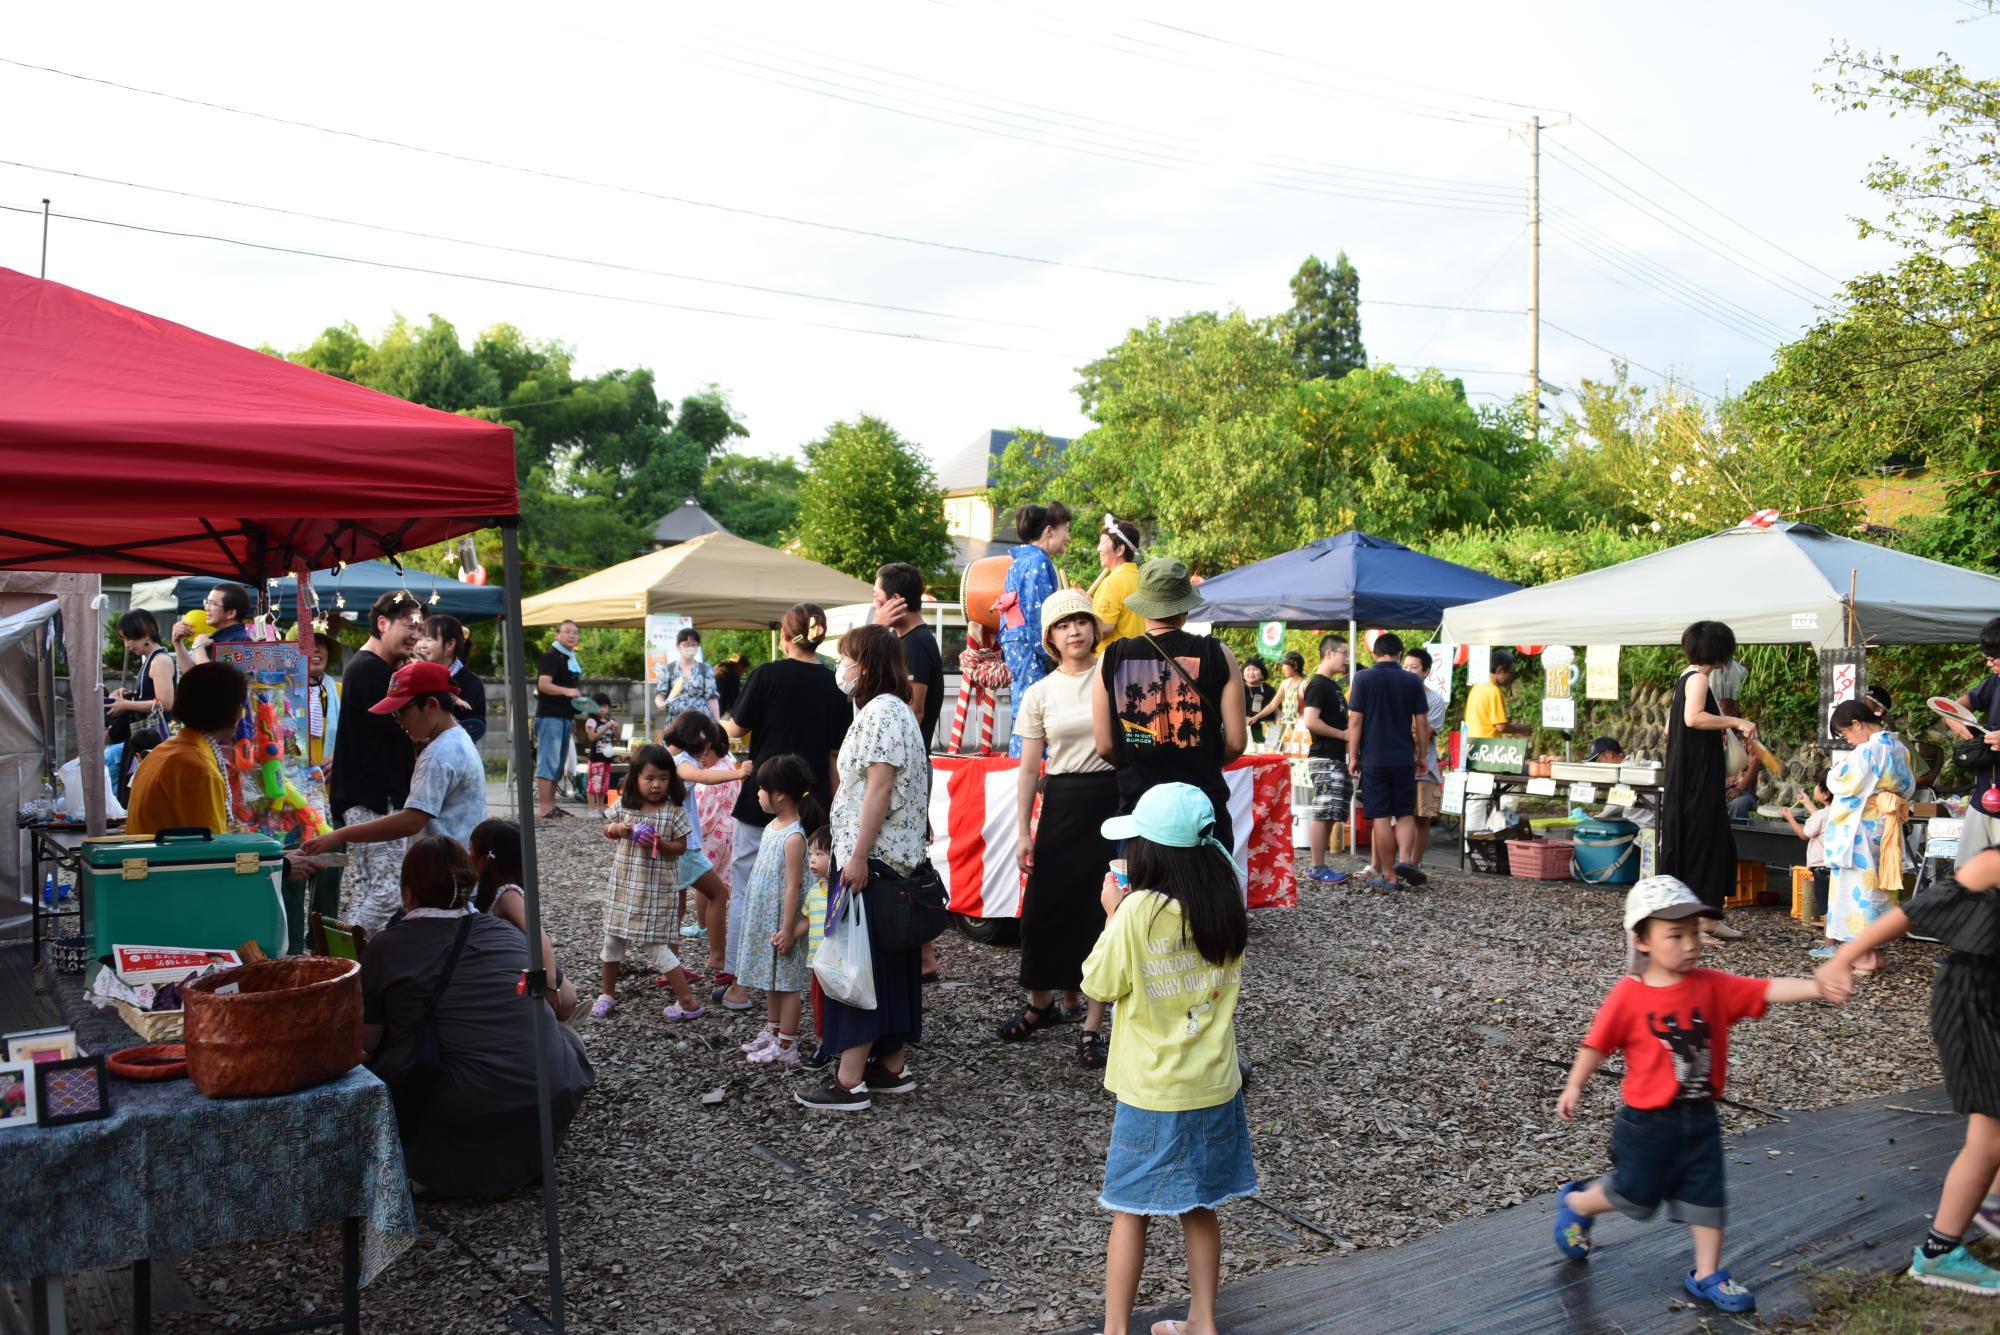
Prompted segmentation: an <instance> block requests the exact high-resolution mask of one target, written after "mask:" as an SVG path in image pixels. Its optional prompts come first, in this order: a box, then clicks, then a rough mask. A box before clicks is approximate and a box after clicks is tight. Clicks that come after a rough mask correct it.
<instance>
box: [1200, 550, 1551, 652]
mask: <svg viewBox="0 0 2000 1335" xmlns="http://www.w3.org/2000/svg"><path fill="white" fill-rule="evenodd" d="M1520 587H1521V586H1520V585H1518V584H1510V583H1508V582H1507V581H1506V580H1504V579H1495V578H1494V577H1493V576H1491V575H1488V574H1486V573H1484V572H1482V571H1478V570H1471V569H1468V568H1467V567H1465V566H1462V565H1456V564H1454V563H1452V562H1450V561H1441V560H1439V559H1438V558H1437V557H1435V556H1426V555H1424V554H1423V553H1422V552H1415V551H1411V550H1410V549H1409V548H1408V547H1405V546H1404V545H1403V544H1402V543H1400V542H1391V541H1389V540H1388V539H1387V538H1378V537H1376V536H1374V535H1373V534H1372V533H1363V532H1361V531H1360V530H1359V529H1349V530H1348V531H1347V532H1345V533H1339V534H1335V535H1334V536H1333V537H1331V538H1319V539H1316V540H1315V541H1312V542H1309V543H1307V544H1306V545H1305V546H1303V547H1300V548H1299V549H1298V550H1296V551H1290V552H1285V553H1284V554H1282V555H1279V556H1272V557H1267V558H1266V559H1264V560H1262V561H1255V562H1252V563H1251V564H1249V565H1247V566H1240V567H1238V568H1237V569H1235V570H1232V571H1229V572H1228V573H1227V574H1223V575H1217V576H1216V577H1215V578H1213V579H1210V580H1206V581H1204V582H1203V583H1202V584H1201V586H1200V589H1201V597H1202V603H1201V606H1200V607H1197V608H1196V609H1195V610H1194V611H1193V612H1192V613H1191V614H1190V615H1189V619H1190V620H1192V621H1206V622H1209V623H1211V624H1217V625H1237V626H1241V625H1255V624H1256V623H1258V622H1260V621H1288V622H1291V623H1293V624H1294V625H1303V626H1337V625H1339V624H1340V623H1341V622H1347V623H1349V625H1350V626H1352V625H1353V624H1356V623H1361V622H1365V623H1367V624H1368V625H1371V626H1384V627H1392V626H1393V627H1402V628H1412V627H1414V628H1417V629H1421V630H1430V629H1433V628H1434V627H1436V626H1437V625H1438V623H1439V622H1441V621H1442V620H1443V619H1444V609H1445V608H1447V607H1457V606H1458V605H1459V604H1461V603H1476V602H1481V601H1484V600H1485V599H1487V598H1497V597H1499V596H1500V595H1501V594H1503V593H1512V592H1514V591H1515V590H1516V589H1518V588H1520Z"/></svg>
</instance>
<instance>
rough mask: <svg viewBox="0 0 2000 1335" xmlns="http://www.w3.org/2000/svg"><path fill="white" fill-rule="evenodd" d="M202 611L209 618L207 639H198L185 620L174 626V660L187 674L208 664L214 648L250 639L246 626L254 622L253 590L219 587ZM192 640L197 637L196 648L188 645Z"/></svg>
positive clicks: (204, 602) (203, 636) (213, 591)
mask: <svg viewBox="0 0 2000 1335" xmlns="http://www.w3.org/2000/svg"><path fill="white" fill-rule="evenodd" d="M201 610H202V611H204V612H206V613H207V614H208V625H209V633H208V634H206V635H195V634H194V627H193V626H190V625H189V624H188V623H187V622H186V621H185V620H182V621H176V622H175V623H174V657H175V658H176V659H177V660H179V662H180V669H181V671H183V672H186V671H187V670H188V669H189V668H191V667H193V666H194V665H195V664H196V663H206V662H208V661H209V652H208V647H209V646H210V645H212V644H241V643H242V642H243V641H245V640H247V639H249V638H250V628H249V627H248V626H247V625H245V624H244V623H245V622H247V621H248V620H249V619H250V590H248V589H246V588H244V587H243V586H242V585H241V584H218V585H216V586H215V587H214V588H212V589H210V590H209V591H208V597H206V598H204V599H202V603H201ZM189 636H194V643H193V644H192V645H189V644H187V643H186V641H187V639H188V637H189Z"/></svg>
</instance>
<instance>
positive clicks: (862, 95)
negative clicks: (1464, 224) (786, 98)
mask: <svg viewBox="0 0 2000 1335" xmlns="http://www.w3.org/2000/svg"><path fill="white" fill-rule="evenodd" d="M688 51H695V52H699V53H700V54H702V55H706V56H708V57H709V60H707V61H704V60H700V59H695V58H693V57H689V56H687V55H686V53H687V52H688ZM682 54H683V56H684V58H688V59H689V60H690V63H692V64H698V65H706V66H707V67H708V68H710V69H717V70H720V71H721V72H723V73H726V74H733V75H736V76H738V77H741V78H747V79H754V80H756V81H758V82H760V83H766V84H771V85H773V86H775V87H779V88H788V89H791V90H792V91H794V92H801V93H807V94H810V95H812V96H815V97H824V98H828V99H831V100H833V101H836V102H845V103H848V104H850V105H856V106H864V107H870V108H872V109H874V110H877V111H886V112H888V113H890V114H892V115H898V116H904V117H908V118H910V119H913V120H918V121H924V122H928V123H930V124H935V125H947V126H951V127H953V128H956V129H961V130H970V131H973V132H974V133H977V134H986V135H992V136H994V137H996V138H1001V139H1011V140H1014V141H1016V142H1020V143H1027V144H1035V145H1039V146H1042V147H1048V148H1058V149H1063V150H1066V151H1069V152H1073V153H1079V154H1082V155H1084V156H1087V157H1096V158H1104V159H1108V160H1110V161H1114V162H1126V163H1132V164H1134V165H1137V166H1143V167H1165V168H1169V169H1173V170H1182V171H1186V170H1192V169H1202V168H1207V167H1210V166H1213V165H1215V164H1216V162H1218V161H1221V162H1223V163H1224V164H1225V165H1226V160H1216V159H1211V160H1210V161H1207V162H1204V161H1202V160H1201V159H1198V158H1190V157H1186V156H1184V155H1176V154H1171V153H1169V152H1168V151H1167V150H1165V149H1158V148H1145V147H1127V146H1124V145H1118V144H1109V145H1107V144H1105V143H1104V142H1103V141H1102V140H1101V139H1096V138H1090V137H1088V136H1089V134H1090V133H1091V132H1089V131H1086V130H1083V129H1077V130H1074V131H1070V132H1063V131H1055V132H1050V131H1036V130H1034V129H1033V128H1032V127H1027V126H1020V125H1016V124H1013V123H1011V122H1006V121H999V120H995V119H994V118H993V117H991V116H986V115H980V114H977V113H974V112H962V111H953V110H950V109H948V108H940V107H937V106H934V105H931V104H927V103H912V102H910V100H909V99H907V98H902V97H897V96H895V95H894V94H893V93H881V92H874V91H872V90H869V89H865V88H857V87H855V85H853V84H851V83H843V82H841V81H839V80H836V79H830V78H825V77H822V76H820V75H815V74H810V73H802V72H800V71H798V70H796V69H788V68H785V67H783V66H781V65H779V66H774V65H770V64H766V63H763V62H761V61H758V60H753V59H750V58H748V57H745V56H737V55H731V54H729V53H728V52H725V51H715V50H706V49H703V48H700V47H693V46H690V47H687V48H684V49H683V53H682ZM760 54H761V53H760ZM766 59H782V57H769V56H766ZM715 62H721V63H719V64H718V63H715ZM873 82H879V81H873ZM899 103H900V104H902V105H898V104H899ZM1002 114H1013V113H1002ZM1278 170H1282V171H1286V172H1291V173H1292V174H1293V175H1294V176H1296V175H1297V174H1298V172H1297V169H1294V168H1280V169H1278ZM1249 179H1250V181H1251V183H1252V184H1256V185H1263V186H1268V187H1271V188H1274V189H1281V190H1297V191H1301V192H1303V193H1306V194H1316V195H1332V196H1336V197H1342V198H1352V199H1365V200H1370V201H1372V202H1376V203H1388V204H1408V205H1414V206H1417V207H1422V208H1437V209H1449V210H1452V211H1454V212H1464V213H1512V212H1513V211H1514V205H1512V204H1509V203H1506V202H1504V201H1503V200H1502V199H1501V198H1499V197H1488V196H1485V195H1474V194H1470V193H1468V194H1465V195H1454V196H1443V195H1440V196H1436V197H1433V196H1430V195H1425V194H1418V193H1414V188H1412V187H1405V188H1404V189H1403V190H1402V191H1400V192H1397V193H1390V192H1388V191H1387V190H1385V189H1376V190H1363V189H1360V188H1357V187H1353V186H1345V185H1334V184H1326V185H1316V184H1314V183H1312V182H1311V181H1309V180H1298V179H1285V178H1283V177H1273V176H1251V177H1249Z"/></svg>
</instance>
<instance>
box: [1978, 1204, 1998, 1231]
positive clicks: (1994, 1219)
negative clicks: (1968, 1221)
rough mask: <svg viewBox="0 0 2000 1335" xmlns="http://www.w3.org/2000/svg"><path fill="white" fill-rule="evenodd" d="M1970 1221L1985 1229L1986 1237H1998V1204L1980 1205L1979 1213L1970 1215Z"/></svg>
mask: <svg viewBox="0 0 2000 1335" xmlns="http://www.w3.org/2000/svg"><path fill="white" fill-rule="evenodd" d="M1972 1222H1973V1223H1975V1224H1977V1225H1979V1227H1980V1228H1982V1229H1984V1230H1986V1236H1987V1237H1989V1238H2000V1206H1994V1205H1982V1206H1980V1207H1979V1213H1978V1214H1976V1215H1974V1216H1972Z"/></svg>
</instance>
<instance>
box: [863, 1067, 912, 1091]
mask: <svg viewBox="0 0 2000 1335" xmlns="http://www.w3.org/2000/svg"><path fill="white" fill-rule="evenodd" d="M861 1083H862V1084H864V1085H866V1086H867V1087H868V1092H869V1093H870V1094H914V1093H916V1092H917V1078H916V1077H915V1076H913V1075H911V1074H910V1063H909V1062H908V1061H907V1060H905V1061H904V1063H903V1069H902V1070H900V1071H897V1072H896V1073H895V1074H893V1075H891V1074H890V1073H889V1068H888V1067H886V1066H884V1065H883V1064H882V1063H881V1062H869V1063H868V1065H866V1066H865V1067H863V1068H862V1070H861Z"/></svg>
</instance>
